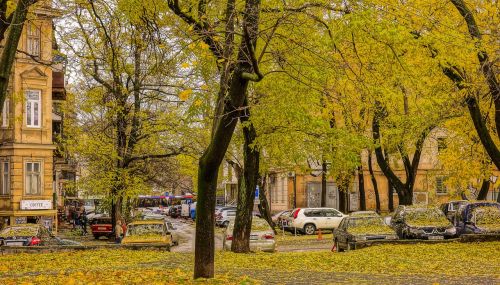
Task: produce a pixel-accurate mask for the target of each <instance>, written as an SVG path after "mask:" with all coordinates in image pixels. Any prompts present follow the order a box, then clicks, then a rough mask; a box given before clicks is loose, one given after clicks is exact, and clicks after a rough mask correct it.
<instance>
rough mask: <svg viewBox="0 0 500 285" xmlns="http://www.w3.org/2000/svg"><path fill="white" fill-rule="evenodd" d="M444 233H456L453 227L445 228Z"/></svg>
mask: <svg viewBox="0 0 500 285" xmlns="http://www.w3.org/2000/svg"><path fill="white" fill-rule="evenodd" d="M446 233H448V234H451V235H454V234H456V233H457V229H455V228H449V229H446Z"/></svg>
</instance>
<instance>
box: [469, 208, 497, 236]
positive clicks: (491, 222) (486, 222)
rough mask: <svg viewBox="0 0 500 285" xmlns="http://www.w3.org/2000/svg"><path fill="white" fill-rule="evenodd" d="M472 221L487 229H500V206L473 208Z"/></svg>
mask: <svg viewBox="0 0 500 285" xmlns="http://www.w3.org/2000/svg"><path fill="white" fill-rule="evenodd" d="M472 222H473V223H474V224H475V225H476V226H478V227H480V228H484V229H487V230H500V208H499V207H497V206H479V207H476V208H474V209H473V210H472Z"/></svg>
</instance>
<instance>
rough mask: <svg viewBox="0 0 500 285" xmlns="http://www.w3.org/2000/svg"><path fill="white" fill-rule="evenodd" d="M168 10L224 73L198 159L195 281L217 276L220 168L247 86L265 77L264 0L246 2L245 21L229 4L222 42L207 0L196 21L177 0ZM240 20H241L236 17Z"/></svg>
mask: <svg viewBox="0 0 500 285" xmlns="http://www.w3.org/2000/svg"><path fill="white" fill-rule="evenodd" d="M167 2H168V6H169V8H170V10H171V11H172V12H173V13H175V14H176V15H177V16H178V17H179V18H181V19H182V20H183V21H185V22H186V23H187V24H188V25H190V26H191V27H193V29H194V32H195V33H196V34H197V35H198V36H199V37H200V38H201V40H203V42H205V44H207V45H208V47H209V50H210V51H211V52H212V53H213V54H214V56H215V57H216V58H217V66H218V67H219V68H220V69H219V70H220V71H221V79H220V86H219V93H218V97H217V106H216V108H215V114H214V120H213V125H212V137H211V139H210V143H209V145H208V147H207V148H206V149H205V151H204V152H203V155H202V156H201V158H200V160H199V169H198V203H197V204H196V213H197V215H196V216H197V219H196V237H195V257H194V278H195V279H196V278H213V276H214V250H215V247H214V235H215V234H214V223H215V217H214V211H215V201H216V199H215V197H216V192H217V176H218V169H219V167H220V164H221V162H222V160H223V158H224V155H225V153H226V151H227V147H228V145H229V143H230V141H231V137H232V135H233V132H234V128H235V126H236V123H237V119H238V117H237V116H238V115H239V113H240V110H241V107H242V106H243V103H244V100H245V99H246V95H247V94H246V93H247V87H248V83H249V81H260V80H261V79H262V78H263V75H262V73H260V71H259V68H258V61H257V59H256V55H255V47H256V45H257V38H258V32H259V16H260V9H261V8H260V0H246V1H245V7H244V11H243V12H242V13H241V15H242V18H243V19H241V20H240V21H238V23H236V21H235V19H236V18H237V15H240V14H239V12H238V11H236V5H235V1H234V0H228V1H227V5H226V20H225V22H226V23H225V35H224V41H218V40H216V39H215V38H214V36H213V30H212V26H211V25H210V24H209V23H208V22H207V15H206V5H207V3H206V1H200V2H199V5H198V18H195V17H194V16H193V15H191V14H190V13H191V11H190V10H189V11H188V12H185V10H184V9H182V8H181V7H180V6H179V1H176V0H168V1H167ZM238 19H239V18H238ZM236 24H238V25H240V27H242V30H243V33H242V36H241V42H240V44H239V47H238V54H237V56H236V59H234V58H233V54H234V48H235V45H234V35H235V34H236V33H235V31H234V28H235V25H236Z"/></svg>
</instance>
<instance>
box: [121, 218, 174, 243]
mask: <svg viewBox="0 0 500 285" xmlns="http://www.w3.org/2000/svg"><path fill="white" fill-rule="evenodd" d="M122 244H128V245H129V244H160V245H161V244H168V245H172V235H171V234H170V232H169V231H168V229H167V225H166V224H165V222H164V221H161V220H142V221H135V222H132V223H130V224H128V225H127V232H126V233H125V237H124V238H123V240H122Z"/></svg>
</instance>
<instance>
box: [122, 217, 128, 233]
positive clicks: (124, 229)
mask: <svg viewBox="0 0 500 285" xmlns="http://www.w3.org/2000/svg"><path fill="white" fill-rule="evenodd" d="M121 221H122V230H123V233H122V235H123V236H125V235H126V234H127V223H125V220H124V219H122V220H121Z"/></svg>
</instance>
